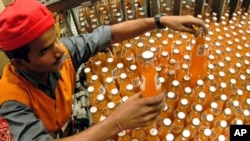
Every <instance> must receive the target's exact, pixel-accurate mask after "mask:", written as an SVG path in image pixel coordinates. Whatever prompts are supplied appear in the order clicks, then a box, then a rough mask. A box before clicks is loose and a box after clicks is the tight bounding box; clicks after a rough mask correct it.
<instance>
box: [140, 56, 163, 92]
mask: <svg viewBox="0 0 250 141" xmlns="http://www.w3.org/2000/svg"><path fill="white" fill-rule="evenodd" d="M142 57H143V60H144V62H143V63H144V64H143V70H142V73H141V78H142V83H141V87H140V88H141V92H142V96H143V97H150V96H154V95H158V94H160V93H161V83H160V81H159V76H158V74H157V72H156V69H155V64H154V54H153V53H152V52H151V51H145V52H143V54H142Z"/></svg>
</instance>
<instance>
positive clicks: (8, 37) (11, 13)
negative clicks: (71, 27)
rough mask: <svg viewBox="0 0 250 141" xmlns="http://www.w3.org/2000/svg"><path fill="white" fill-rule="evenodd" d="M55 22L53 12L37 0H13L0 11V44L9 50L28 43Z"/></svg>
mask: <svg viewBox="0 0 250 141" xmlns="http://www.w3.org/2000/svg"><path fill="white" fill-rule="evenodd" d="M54 23H55V19H54V16H53V14H52V13H51V12H50V11H49V10H48V9H47V8H46V7H45V6H44V5H43V4H42V3H40V2H39V1H37V0H15V1H14V2H12V3H10V4H9V5H8V6H7V7H6V8H5V9H4V11H2V13H0V46H1V47H2V49H3V50H5V51H11V50H14V49H17V48H19V47H22V46H23V45H26V44H28V43H29V42H31V41H33V40H35V39H36V38H38V37H39V36H40V35H42V34H43V33H44V32H45V31H46V30H48V29H49V28H50V27H52V26H53V25H54Z"/></svg>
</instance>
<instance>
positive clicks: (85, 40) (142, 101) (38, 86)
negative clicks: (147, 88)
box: [0, 0, 205, 141]
mask: <svg viewBox="0 0 250 141" xmlns="http://www.w3.org/2000/svg"><path fill="white" fill-rule="evenodd" d="M54 22H55V21H54V18H53V15H52V14H51V12H50V11H49V10H48V9H47V8H46V7H44V6H43V5H42V4H41V3H39V2H38V1H36V0H25V1H23V0H16V1H14V2H12V3H10V4H9V6H8V7H6V9H5V10H4V11H3V12H2V13H1V14H0V35H1V36H0V46H1V47H2V50H3V51H4V52H5V53H6V55H7V56H8V57H9V59H10V64H8V65H6V67H5V68H4V71H3V75H2V78H1V80H0V105H1V107H0V114H1V115H2V116H3V118H4V119H6V120H7V121H8V123H9V125H10V128H9V129H10V132H11V133H12V135H13V138H14V140H17V141H20V140H24V141H29V140H41V141H43V140H53V139H55V138H56V137H55V136H54V135H56V136H57V137H60V138H62V137H63V136H64V135H63V134H64V132H65V130H64V129H65V126H66V125H68V123H69V119H70V117H71V114H72V94H74V93H75V91H74V85H75V81H76V78H75V76H76V70H77V69H78V68H79V66H80V65H81V64H82V63H84V62H86V61H87V60H88V59H89V58H90V57H91V56H94V55H95V54H96V53H97V52H99V51H103V50H104V49H105V48H107V47H108V46H109V45H110V44H112V43H116V42H121V41H124V40H127V39H130V38H133V37H136V36H138V35H140V34H142V33H144V32H146V31H150V30H153V29H156V28H157V27H165V26H167V27H169V28H171V29H173V30H178V31H183V32H189V33H195V30H194V29H193V28H192V26H193V25H196V26H202V27H203V28H204V29H205V24H204V22H203V21H202V20H200V19H197V18H194V17H192V16H160V15H159V17H157V18H156V21H155V19H154V18H144V19H138V20H131V21H127V22H123V23H119V24H116V25H112V26H101V27H99V28H97V29H96V30H95V31H93V33H91V34H84V35H79V36H77V37H65V38H62V39H60V40H58V39H57V31H56V28H55V25H54ZM127 27H129V28H127ZM164 99H165V95H164V93H162V94H160V95H159V96H156V97H151V98H141V95H140V94H135V95H134V96H132V97H130V98H129V100H128V101H127V102H125V103H123V104H121V105H120V106H119V108H118V109H117V111H116V112H115V113H113V114H112V115H111V116H109V117H107V118H106V119H105V120H104V121H102V122H100V123H99V124H96V125H94V126H92V127H90V128H88V129H86V130H84V131H82V132H80V133H78V134H75V135H73V136H68V137H66V138H62V139H59V140H70V141H77V140H81V141H82V140H86V141H101V140H107V139H108V138H110V137H111V136H113V135H115V134H117V133H118V132H119V131H121V130H124V129H132V128H136V127H142V126H145V125H147V124H149V123H150V122H151V121H153V120H154V119H155V118H156V117H157V116H158V114H159V113H160V112H161V109H162V107H163V106H164V103H165V100H164Z"/></svg>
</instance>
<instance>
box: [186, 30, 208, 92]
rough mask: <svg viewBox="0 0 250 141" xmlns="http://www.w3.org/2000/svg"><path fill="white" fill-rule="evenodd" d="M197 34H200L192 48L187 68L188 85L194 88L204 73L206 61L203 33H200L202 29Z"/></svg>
mask: <svg viewBox="0 0 250 141" xmlns="http://www.w3.org/2000/svg"><path fill="white" fill-rule="evenodd" d="M199 32H200V33H199V35H198V37H197V39H196V42H195V45H194V47H193V51H192V59H191V65H190V68H189V71H190V75H191V80H190V85H191V86H192V87H194V86H195V84H196V81H197V80H198V79H199V78H202V76H203V74H204V73H205V72H206V71H204V69H205V67H204V64H205V61H206V59H207V51H206V46H205V38H204V35H203V34H204V32H203V31H202V29H200V30H199Z"/></svg>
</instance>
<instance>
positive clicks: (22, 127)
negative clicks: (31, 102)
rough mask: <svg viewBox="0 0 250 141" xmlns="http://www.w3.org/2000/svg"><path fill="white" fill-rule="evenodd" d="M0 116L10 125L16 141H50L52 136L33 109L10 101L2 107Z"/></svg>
mask: <svg viewBox="0 0 250 141" xmlns="http://www.w3.org/2000/svg"><path fill="white" fill-rule="evenodd" d="M0 115H1V116H2V117H3V118H4V119H6V120H7V121H8V123H9V129H10V132H11V134H12V135H13V138H14V141H31V140H33V141H48V140H52V139H53V138H52V137H51V136H50V134H49V133H48V132H46V129H45V127H44V125H43V123H42V121H41V120H39V119H37V118H36V117H35V115H34V114H33V112H32V111H31V109H30V108H29V107H27V106H25V105H24V104H22V103H19V102H17V101H8V102H5V103H3V104H2V105H1V107H0Z"/></svg>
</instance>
